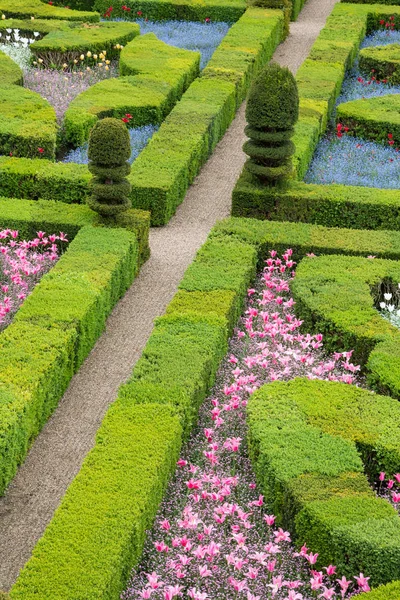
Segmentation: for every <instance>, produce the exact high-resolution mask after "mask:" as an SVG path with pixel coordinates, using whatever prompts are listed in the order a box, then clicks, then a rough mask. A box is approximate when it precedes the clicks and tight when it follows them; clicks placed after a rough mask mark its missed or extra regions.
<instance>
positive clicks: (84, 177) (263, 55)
mask: <svg viewBox="0 0 400 600" xmlns="http://www.w3.org/2000/svg"><path fill="white" fill-rule="evenodd" d="M0 8H1V6H0ZM283 35H284V17H283V13H282V11H280V10H271V9H262V8H248V9H247V10H246V12H245V13H244V14H243V15H242V16H241V17H240V18H239V20H238V21H237V22H236V23H235V24H234V25H233V26H232V27H231V29H230V30H229V32H228V34H227V35H226V36H225V38H224V40H223V41H222V43H221V44H220V46H219V47H218V48H217V50H216V52H215V53H214V55H213V57H212V58H211V60H210V62H209V63H208V65H207V67H206V68H205V69H204V70H203V71H202V73H201V76H200V77H198V78H197V79H195V80H194V81H193V83H192V84H191V85H190V86H189V88H188V89H187V91H186V92H185V93H184V94H183V96H182V98H181V101H180V102H179V103H178V104H177V105H176V106H175V108H173V109H172V111H171V112H170V114H169V115H168V116H167V118H166V119H165V120H164V122H163V123H162V125H161V127H160V129H159V130H158V132H157V133H156V134H155V135H154V136H153V138H152V140H151V141H150V143H149V144H148V146H147V147H146V148H145V149H144V150H143V151H142V153H141V154H140V156H139V157H138V159H137V160H136V161H135V163H134V165H133V168H132V171H131V174H130V175H129V181H130V183H131V185H132V191H131V200H132V205H133V207H135V208H139V209H143V210H150V212H151V214H152V217H151V222H152V225H163V224H165V223H167V222H168V221H169V219H170V218H171V216H172V215H173V214H174V213H175V210H176V208H177V206H178V205H179V204H180V203H181V202H182V201H183V199H184V196H185V194H186V191H187V189H188V187H189V185H190V184H191V182H192V181H193V179H194V177H195V176H196V175H197V174H198V172H199V171H200V169H201V167H202V165H203V164H204V163H205V162H206V160H207V158H208V157H209V156H210V154H211V153H212V152H213V150H214V148H215V146H216V144H217V143H218V141H219V140H220V139H221V137H222V135H223V134H224V132H225V131H226V129H227V127H228V125H229V124H230V123H231V121H232V119H233V117H234V115H235V113H236V110H237V108H238V106H239V105H240V104H241V102H242V101H243V99H244V98H245V95H246V93H247V90H248V87H249V84H250V81H251V79H252V78H253V77H254V75H255V74H256V73H257V72H258V71H259V70H260V68H261V67H262V66H263V65H264V64H266V63H267V62H268V61H269V60H270V58H271V57H272V54H273V52H274V50H275V48H276V47H277V45H278V44H279V43H280V41H281V40H282V39H283ZM45 39H46V38H45ZM135 43H136V40H134V41H133V42H131V43H130V44H132V47H134V46H135ZM139 43H143V44H144V43H145V42H144V41H142V42H139ZM128 46H129V45H128ZM127 55H128V50H127V47H125V48H124V49H123V54H122V56H121V64H122V70H123V73H128V71H129V68H128V67H127V66H126V65H127V64H128V62H129V60H127ZM163 72H164V74H165V78H166V79H167V81H168V77H167V73H168V69H167V70H165V69H164V71H163ZM132 77H136V78H138V79H137V81H138V82H139V83H140V81H139V80H140V75H133V74H132ZM143 77H144V78H145V79H147V76H145V75H144V76H143ZM149 77H150V75H149ZM116 81H118V80H116ZM142 83H143V79H142ZM155 83H156V84H157V81H156V82H155ZM98 85H99V86H101V87H102V86H103V85H104V86H105V87H107V86H111V87H112V85H113V83H112V82H111V81H110V82H104V84H103V83H100V84H98ZM117 85H118V84H117ZM94 88H96V86H94ZM178 88H179V86H178ZM182 88H183V89H182ZM146 89H148V88H146ZM146 89H145V90H144V91H145V92H146ZM180 89H181V91H182V92H183V91H184V89H185V88H184V86H182V85H181V84H180ZM91 94H93V88H90V89H89V90H88V91H87V92H86V93H84V94H83V95H82V96H85V97H86V96H90V95H91ZM176 99H177V96H176V95H175V100H176ZM82 102H84V98H81V99H80V98H79V97H78V98H77V99H76V100H75V101H74V102H73V103H72V104H73V105H75V104H77V105H79V104H80V103H82ZM169 107H170V108H172V106H170V105H169ZM85 110H87V108H86V109H85ZM69 111H70V113H69V114H70V117H68V124H69V125H68V128H69V129H70V130H71V131H72V130H73V131H72V133H71V136H72V138H73V139H74V141H75V142H77V141H78V138H79V141H81V140H84V139H85V137H86V136H87V129H88V127H87V126H83V124H82V125H81V122H82V118H81V116H80V115H78V117H79V118H77V113H76V111H75V109H74V106H71V108H70V109H69ZM80 114H81V113H80ZM87 114H88V113H86V116H85V117H84V120H85V121H87ZM164 114H165V112H164ZM93 118H94V115H91V116H90V119H89V120H91V119H93ZM70 122H71V124H70ZM75 130H76V133H75ZM89 178H90V176H89V172H88V170H87V167H86V166H82V165H74V164H67V165H66V164H61V163H54V162H51V161H50V162H46V161H44V160H43V162H41V163H40V162H39V161H38V160H34V159H32V162H30V161H27V160H26V158H16V157H10V156H3V157H1V158H0V191H1V193H2V194H4V195H7V196H10V197H24V198H33V199H36V198H50V199H52V200H59V201H62V202H71V201H73V202H77V201H79V202H82V201H84V200H85V198H86V197H87V195H88V181H89ZM40 182H42V183H40ZM43 194H44V195H43Z"/></svg>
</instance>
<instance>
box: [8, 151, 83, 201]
mask: <svg viewBox="0 0 400 600" xmlns="http://www.w3.org/2000/svg"><path fill="white" fill-rule="evenodd" d="M90 178H91V175H90V173H89V170H88V168H87V165H78V164H75V163H60V162H52V161H49V160H46V159H39V158H37V159H35V158H34V159H28V158H14V157H8V156H1V157H0V190H1V194H2V195H4V196H6V197H9V198H31V199H33V200H36V199H38V198H42V199H45V200H57V201H59V202H63V203H67V204H70V203H85V202H86V198H87V196H88V194H89V181H90Z"/></svg>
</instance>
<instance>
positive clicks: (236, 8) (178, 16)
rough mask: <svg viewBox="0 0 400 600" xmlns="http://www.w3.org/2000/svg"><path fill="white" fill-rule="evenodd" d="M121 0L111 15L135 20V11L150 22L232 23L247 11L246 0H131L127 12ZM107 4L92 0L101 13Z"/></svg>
mask: <svg viewBox="0 0 400 600" xmlns="http://www.w3.org/2000/svg"><path fill="white" fill-rule="evenodd" d="M124 5H125V1H124V0H114V1H113V3H112V7H113V12H112V16H113V18H114V17H123V18H124V19H126V18H128V19H133V20H134V19H136V18H137V13H138V12H139V13H141V14H142V15H143V17H146V18H148V19H149V20H153V21H160V20H174V21H204V19H207V18H209V19H211V20H212V21H226V22H234V21H237V20H238V19H239V17H240V16H241V15H242V14H243V13H244V11H245V10H246V1H245V0H204V1H203V2H201V3H198V2H193V1H192V0H187V1H185V2H182V0H131V1H130V2H129V8H130V9H131V10H130V11H129V12H126V11H124V10H123V9H122V7H123V6H124ZM109 6H110V2H109V0H95V2H94V9H95V10H98V11H99V12H100V13H101V14H102V15H104V14H105V12H106V11H107V9H108V8H109Z"/></svg>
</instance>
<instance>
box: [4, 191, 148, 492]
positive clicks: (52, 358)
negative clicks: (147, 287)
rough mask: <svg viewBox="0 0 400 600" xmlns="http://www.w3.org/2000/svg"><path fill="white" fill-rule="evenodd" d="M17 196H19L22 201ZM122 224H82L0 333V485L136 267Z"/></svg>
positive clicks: (133, 242)
mask: <svg viewBox="0 0 400 600" xmlns="http://www.w3.org/2000/svg"><path fill="white" fill-rule="evenodd" d="M21 202H22V201H21ZM138 262H139V261H138V242H137V238H136V236H135V234H134V233H131V232H128V231H126V230H123V229H106V228H102V227H98V228H94V227H90V226H89V227H84V228H82V229H81V230H80V231H79V233H78V234H77V235H76V237H75V239H74V240H73V241H72V242H71V243H70V245H69V247H68V250H67V252H66V253H65V254H64V255H63V256H62V257H61V258H60V260H59V261H58V262H57V264H56V265H55V266H54V267H53V269H52V270H51V271H50V272H49V273H48V274H47V275H45V276H44V277H43V278H42V280H41V281H40V283H39V284H38V285H37V286H36V287H35V289H34V290H33V292H32V293H31V294H30V296H29V297H28V298H27V299H26V301H25V302H24V304H23V306H22V307H21V308H20V310H19V311H18V313H17V315H16V316H15V319H14V321H13V323H12V324H11V325H9V327H7V329H5V330H4V332H2V333H1V335H0V378H1V381H2V392H1V393H2V394H3V398H4V399H6V401H3V402H1V404H0V493H2V492H3V491H4V489H5V488H6V486H7V485H8V483H9V482H10V480H11V479H12V477H13V476H14V474H15V472H16V469H17V467H18V465H19V464H20V463H21V462H22V461H23V459H24V458H25V455H26V453H27V451H28V448H29V446H30V444H31V442H32V440H33V439H34V438H35V437H36V435H37V434H38V433H39V431H40V429H41V428H42V426H43V425H44V423H45V422H46V421H47V419H48V417H49V416H50V414H51V413H52V412H53V410H54V409H55V408H56V406H57V404H58V402H59V400H60V399H61V397H62V395H63V393H64V391H65V390H66V388H67V386H68V384H69V382H70V380H71V378H72V376H73V374H74V373H75V372H76V371H77V370H78V369H79V367H80V365H81V364H82V362H83V361H84V359H85V358H86V356H87V355H88V353H89V352H90V350H91V349H92V347H93V345H94V343H95V341H96V339H97V338H98V336H99V335H100V333H101V332H102V330H103V329H104V325H105V321H106V318H107V316H108V315H109V314H110V312H111V310H112V308H113V306H114V305H115V304H116V302H117V301H118V300H119V298H120V297H121V296H122V295H123V294H124V293H125V291H126V289H127V288H128V287H129V285H130V284H131V282H132V280H133V279H134V277H135V276H136V274H137V271H138Z"/></svg>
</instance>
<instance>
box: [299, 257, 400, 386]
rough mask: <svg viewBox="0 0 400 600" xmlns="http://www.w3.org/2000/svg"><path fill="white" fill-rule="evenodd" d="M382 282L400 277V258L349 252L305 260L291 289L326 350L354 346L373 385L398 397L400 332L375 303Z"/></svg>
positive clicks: (309, 326) (397, 279)
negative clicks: (372, 256)
mask: <svg viewBox="0 0 400 600" xmlns="http://www.w3.org/2000/svg"><path fill="white" fill-rule="evenodd" d="M382 281H392V282H393V284H394V285H395V286H397V284H398V283H399V282H400V263H399V262H398V261H392V260H381V259H368V258H359V257H349V256H330V257H328V256H326V257H325V256H321V257H317V258H313V259H308V260H304V261H302V262H301V263H300V265H299V266H298V269H297V275H296V278H295V280H294V281H293V284H292V293H293V296H294V298H295V300H296V302H297V312H298V315H299V317H300V318H301V319H303V320H304V327H306V328H307V330H308V331H311V330H316V329H318V331H321V332H322V333H323V334H324V335H325V345H326V348H327V350H334V349H336V350H338V349H339V350H345V349H349V348H354V356H353V358H354V360H355V361H356V362H360V363H361V364H362V365H363V366H365V370H366V374H367V380H368V383H369V385H370V387H371V388H372V389H375V390H377V391H378V392H382V393H385V394H389V395H391V396H393V397H395V398H400V331H399V330H398V328H397V327H394V326H393V325H391V324H390V323H389V322H388V321H386V320H384V319H383V318H382V317H381V315H380V314H379V313H378V311H377V310H376V309H375V308H374V299H373V295H372V292H373V291H374V290H377V286H378V285H379V284H380V283H381V282H382Z"/></svg>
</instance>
